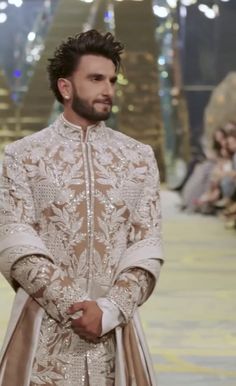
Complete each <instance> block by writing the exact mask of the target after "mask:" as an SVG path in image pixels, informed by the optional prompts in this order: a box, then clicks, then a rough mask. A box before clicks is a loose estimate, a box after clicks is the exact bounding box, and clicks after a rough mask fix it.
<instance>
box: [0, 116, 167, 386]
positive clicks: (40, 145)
mask: <svg viewBox="0 0 236 386" xmlns="http://www.w3.org/2000/svg"><path fill="white" fill-rule="evenodd" d="M0 223H1V227H0V252H1V255H0V256H1V258H0V267H1V272H2V273H3V274H4V275H5V277H6V278H7V280H8V281H9V282H10V283H11V285H13V287H14V288H15V289H16V290H17V295H16V301H15V306H14V307H13V312H14V314H13V316H12V318H11V322H10V326H9V331H8V335H7V337H6V341H5V344H4V352H3V359H2V362H1V373H0V374H1V375H0V381H1V382H0V383H1V385H3V386H12V385H13V384H15V385H16V384H17V386H25V385H45V386H46V385H58V386H67V385H72V386H84V385H89V386H95V385H96V386H110V385H114V384H115V385H118V386H126V385H127V386H128V385H131V382H133V383H132V386H133V385H134V386H137V385H139V386H146V385H147V386H151V385H154V384H155V380H154V376H153V373H152V369H151V365H150V362H149V358H148V352H147V350H146V347H145V341H144V339H143V334H142V331H141V328H140V325H139V321H138V315H137V306H138V305H140V304H142V303H143V302H144V301H145V300H146V299H147V298H148V296H149V295H150V294H151V292H152V290H153V288H154V285H155V282H156V279H157V277H158V273H159V268H160V262H161V261H162V259H163V256H162V249H161V236H160V202H159V177H158V170H157V167H156V162H155V159H154V155H153V152H152V150H151V148H150V147H149V146H147V145H143V144H141V143H139V142H137V141H135V140H134V139H131V138H129V137H127V136H125V135H124V134H121V133H119V132H116V131H113V130H111V129H109V128H107V127H106V126H105V124H104V123H103V122H102V123H99V124H97V125H94V126H91V127H89V128H88V130H87V134H86V137H85V138H84V137H83V131H82V129H81V128H80V127H77V126H74V125H72V124H71V123H69V122H67V121H66V120H65V119H64V117H63V116H62V115H61V116H60V117H59V118H58V119H57V120H56V121H55V122H54V124H52V125H51V126H49V127H48V128H46V129H44V130H42V131H41V132H39V133H36V134H34V135H32V136H29V137H26V138H24V139H22V140H20V141H17V142H15V143H13V144H11V145H9V146H8V147H7V148H6V152H5V160H4V164H3V177H2V182H1V193H0ZM29 295H30V296H29ZM85 299H98V304H101V308H102V305H103V303H104V301H105V303H106V302H107V304H108V305H109V304H110V305H111V306H112V305H114V307H115V308H116V309H118V310H119V312H120V316H121V317H120V319H119V323H118V324H119V325H118V324H117V326H115V327H116V328H115V329H112V330H111V331H109V328H108V329H107V330H106V331H105V332H107V331H108V332H107V333H104V332H103V333H104V335H103V336H102V337H101V338H99V339H98V340H97V342H96V343H91V342H88V341H85V340H82V339H80V338H79V336H78V335H76V334H74V333H73V331H72V329H71V327H70V320H69V316H68V314H67V310H68V307H69V306H70V305H71V304H73V303H75V302H78V301H81V300H85ZM99 302H100V303H99ZM108 308H109V307H108ZM104 314H105V310H104ZM108 315H109V312H108ZM108 322H109V321H108ZM108 324H109V323H108ZM16 370H19V371H18V374H16ZM14 371H15V373H14Z"/></svg>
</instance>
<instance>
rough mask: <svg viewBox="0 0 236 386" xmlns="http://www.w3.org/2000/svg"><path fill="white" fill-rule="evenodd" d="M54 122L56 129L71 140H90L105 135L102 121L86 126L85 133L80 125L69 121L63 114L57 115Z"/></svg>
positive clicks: (104, 126)
mask: <svg viewBox="0 0 236 386" xmlns="http://www.w3.org/2000/svg"><path fill="white" fill-rule="evenodd" d="M55 123H56V131H57V132H58V133H59V134H60V135H61V136H62V137H64V138H67V139H70V140H73V141H80V142H90V141H92V140H94V139H97V138H101V137H102V136H104V135H105V128H106V125H105V123H104V122H103V121H101V122H98V123H96V124H94V125H91V126H88V127H87V131H86V135H85V134H84V131H83V129H82V127H81V126H78V125H75V124H73V123H71V122H69V121H68V120H67V119H66V118H65V117H64V115H63V114H61V115H60V116H59V118H58V119H57V120H56V122H55Z"/></svg>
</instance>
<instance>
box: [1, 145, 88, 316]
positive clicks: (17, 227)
mask: <svg viewBox="0 0 236 386" xmlns="http://www.w3.org/2000/svg"><path fill="white" fill-rule="evenodd" d="M0 271H1V273H2V274H3V275H4V276H5V278H6V279H7V280H8V281H9V282H10V284H11V285H12V286H13V287H14V288H17V287H18V286H19V285H20V286H21V287H23V288H24V290H25V291H26V292H27V293H28V294H29V295H31V296H32V297H34V298H35V300H36V301H37V302H38V303H39V304H40V305H41V306H42V307H43V308H44V309H45V311H46V312H47V313H48V314H49V315H50V316H52V317H53V318H54V319H55V320H57V321H62V320H64V319H66V318H67V317H68V318H69V316H67V313H66V311H67V309H68V307H69V306H70V305H72V304H73V303H75V302H76V301H80V300H84V299H85V298H86V294H85V293H84V292H83V291H82V290H81V289H80V287H79V284H78V283H76V281H73V280H71V279H69V278H68V277H67V275H66V274H65V273H64V272H63V271H62V270H61V269H60V268H59V267H57V266H56V265H55V264H54V257H53V256H52V255H51V253H50V251H49V250H48V249H47V247H46V245H45V244H44V242H43V241H42V239H41V238H40V237H39V235H38V233H37V231H36V221H35V213H34V201H33V195H32V191H31V189H30V185H29V183H28V179H27V173H26V170H25V168H24V165H23V163H22V162H21V161H20V160H19V159H16V158H15V157H14V156H13V155H12V154H11V153H9V152H7V151H6V154H5V158H4V162H3V171H2V176H1V182H0Z"/></svg>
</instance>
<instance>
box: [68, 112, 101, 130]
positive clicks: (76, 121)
mask: <svg viewBox="0 0 236 386" xmlns="http://www.w3.org/2000/svg"><path fill="white" fill-rule="evenodd" d="M63 115H64V117H65V119H66V120H67V121H69V122H70V123H72V124H73V125H76V126H80V127H81V128H82V129H83V131H84V132H85V133H86V131H87V128H88V127H89V126H92V125H95V124H96V123H97V122H92V121H88V120H87V119H85V118H83V117H80V116H79V115H78V114H76V113H75V112H74V111H71V110H70V111H68V110H67V109H65V110H64V112H63Z"/></svg>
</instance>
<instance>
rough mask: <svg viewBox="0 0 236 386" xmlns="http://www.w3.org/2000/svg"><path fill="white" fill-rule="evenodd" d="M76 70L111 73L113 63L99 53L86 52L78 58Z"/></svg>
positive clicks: (113, 71) (113, 66)
mask: <svg viewBox="0 0 236 386" xmlns="http://www.w3.org/2000/svg"><path fill="white" fill-rule="evenodd" d="M77 71H83V72H86V73H98V74H107V73H109V74H110V75H113V74H114V73H115V65H114V63H113V62H112V60H111V59H109V58H106V57H104V56H101V55H93V54H87V55H83V56H82V57H81V58H80V61H79V63H78V67H77Z"/></svg>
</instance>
